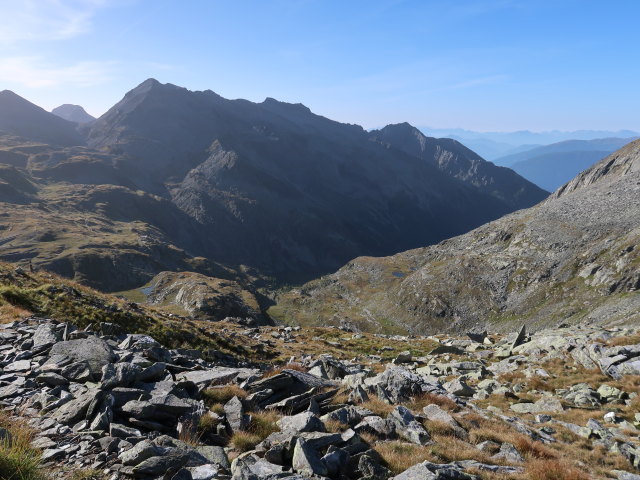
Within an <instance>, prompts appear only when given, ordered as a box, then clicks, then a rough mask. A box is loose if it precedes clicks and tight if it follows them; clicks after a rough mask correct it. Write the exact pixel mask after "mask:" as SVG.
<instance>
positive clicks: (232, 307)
mask: <svg viewBox="0 0 640 480" xmlns="http://www.w3.org/2000/svg"><path fill="white" fill-rule="evenodd" d="M143 290H144V291H146V292H148V294H147V302H148V303H150V304H153V305H176V306H178V307H180V308H182V309H183V310H184V311H185V312H186V313H187V314H188V315H189V316H190V317H193V318H197V319H205V320H223V319H225V318H227V317H234V318H240V319H248V320H249V322H250V323H251V322H253V323H265V322H267V321H268V320H267V318H266V317H264V316H263V315H262V313H261V311H260V305H259V303H258V300H257V298H256V297H255V296H254V295H253V294H252V293H251V292H249V291H247V290H245V289H243V288H242V287H241V286H240V285H239V284H238V283H236V282H234V281H233V280H223V279H220V278H212V277H207V276H205V275H201V274H198V273H193V272H161V273H159V274H158V275H156V276H155V277H154V278H153V279H152V280H151V282H150V286H149V287H145V288H144V289H143Z"/></svg>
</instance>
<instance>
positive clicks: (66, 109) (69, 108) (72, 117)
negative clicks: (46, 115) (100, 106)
mask: <svg viewBox="0 0 640 480" xmlns="http://www.w3.org/2000/svg"><path fill="white" fill-rule="evenodd" d="M51 113H53V114H54V115H57V116H58V117H60V118H64V119H65V120H68V121H69V122H74V123H88V122H92V121H93V120H95V117H92V116H91V115H89V114H88V113H87V112H86V111H85V110H84V108H82V107H81V106H80V105H71V104H69V103H65V104H64V105H60V106H59V107H56V108H54V109H53V110H51Z"/></svg>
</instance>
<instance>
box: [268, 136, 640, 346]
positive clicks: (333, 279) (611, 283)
mask: <svg viewBox="0 0 640 480" xmlns="http://www.w3.org/2000/svg"><path fill="white" fill-rule="evenodd" d="M639 179H640V141H635V142H633V143H631V144H629V145H628V146H626V147H624V148H623V149H621V150H620V151H618V152H616V153H614V154H613V155H611V156H610V157H608V158H606V159H604V160H602V161H601V162H599V163H598V164H596V165H595V166H594V167H592V168H591V169H589V170H587V171H586V172H584V173H582V174H581V175H579V176H578V177H577V178H576V179H574V180H572V181H571V182H569V183H568V184H567V185H565V186H563V187H561V188H560V189H558V191H557V192H555V193H554V194H553V195H552V198H550V199H548V200H546V201H545V202H543V203H542V204H540V205H537V206H535V207H533V208H530V209H527V210H522V211H519V212H516V213H514V214H511V215H507V216H506V217H503V218H501V219H499V220H496V221H494V222H491V223H489V224H487V225H484V226H482V227H480V228H478V229H476V230H474V231H472V232H470V233H468V234H466V235H462V236H460V237H456V238H452V239H450V240H446V241H444V242H442V243H440V244H439V245H436V246H432V247H427V248H423V249H417V250H411V251H407V252H403V253H400V254H398V255H394V256H392V257H385V258H370V257H363V258H358V259H356V260H354V261H352V262H350V263H349V264H347V265H346V266H345V267H343V268H342V269H340V270H339V271H338V272H336V273H334V274H332V275H328V276H326V277H323V278H322V279H320V280H316V281H313V282H310V283H308V284H306V285H304V286H303V287H301V288H298V289H294V290H292V291H291V292H290V293H288V294H286V295H284V296H283V297H282V298H281V299H280V300H279V304H278V308H277V313H278V315H279V316H281V317H285V318H288V319H290V320H297V321H299V322H300V323H302V324H312V323H317V324H333V325H350V326H353V327H354V328H361V329H366V330H370V331H380V330H381V329H382V328H383V327H384V328H387V329H389V328H390V326H389V321H388V320H389V319H393V322H394V324H395V325H393V327H395V328H396V331H410V332H416V333H428V332H442V331H457V332H463V331H466V330H474V331H481V330H484V329H486V328H488V329H490V330H495V329H501V330H502V331H509V330H511V329H514V328H515V327H516V326H519V325H520V324H522V323H523V322H525V323H527V325H528V326H529V327H531V328H534V329H535V328H540V327H542V326H549V325H558V324H561V323H563V322H569V323H577V322H584V321H595V322H602V323H606V322H614V321H625V322H629V323H631V322H634V321H637V319H638V318H639V317H638V313H637V312H638V311H639V308H640V295H637V293H636V292H637V291H638V289H640V269H639V265H640V260H639V259H640V257H639V255H640V247H639V244H640V225H639V224H638V218H640V206H639V205H640V204H639V203H638V201H637V199H638V195H639V194H640V187H639V183H638V182H639ZM630 294H631V295H630Z"/></svg>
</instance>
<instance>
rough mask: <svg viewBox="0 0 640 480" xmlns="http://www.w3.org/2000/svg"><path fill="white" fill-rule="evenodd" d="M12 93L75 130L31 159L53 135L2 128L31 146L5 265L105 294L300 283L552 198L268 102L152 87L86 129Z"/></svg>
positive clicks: (13, 147) (4, 158) (435, 153)
mask: <svg viewBox="0 0 640 480" xmlns="http://www.w3.org/2000/svg"><path fill="white" fill-rule="evenodd" d="M3 95H4V97H7V99H9V100H11V101H14V103H17V104H20V105H22V107H21V109H22V110H24V111H25V112H27V113H28V112H37V113H38V115H35V114H34V115H32V116H33V117H34V118H35V116H37V117H38V118H40V117H42V118H41V120H42V121H43V122H44V121H45V120H46V122H48V123H47V125H48V124H49V123H51V124H52V125H57V126H58V127H60V128H63V126H66V127H68V129H69V133H68V134H66V135H63V133H64V132H59V133H57V134H56V135H55V142H56V143H55V145H53V144H52V145H42V144H39V145H37V146H35V147H34V145H32V144H31V143H29V141H33V140H34V139H36V140H39V141H40V142H43V141H45V140H47V138H49V135H47V136H46V137H47V138H45V137H42V138H40V136H38V135H37V134H38V133H39V132H40V130H41V129H40V128H37V129H34V131H33V132H31V133H33V135H32V136H30V130H28V129H26V130H24V129H23V130H21V129H20V128H22V127H20V128H18V127H15V128H13V127H11V125H13V123H11V122H14V121H17V119H18V118H21V117H20V116H19V115H17V114H16V115H8V116H7V118H6V119H3V118H4V117H3V118H0V132H1V131H6V132H8V133H12V134H13V135H16V134H20V135H22V136H24V137H26V140H20V139H16V138H13V137H7V136H5V137H2V138H0V165H2V164H6V165H8V166H11V167H12V168H13V169H15V170H16V171H15V172H9V171H2V170H1V169H0V209H2V210H3V211H9V212H12V213H11V215H10V218H5V217H2V219H0V227H2V226H3V225H4V226H7V228H8V225H11V226H12V230H11V232H12V235H11V241H10V242H9V245H8V248H7V249H4V248H3V251H2V253H1V255H2V256H3V257H4V258H6V259H11V260H12V261H17V260H25V259H27V258H28V259H30V260H31V261H32V263H33V264H35V265H38V266H41V267H44V268H46V269H48V270H53V271H55V272H56V273H59V274H62V275H65V276H69V277H75V279H76V280H78V281H81V282H84V283H88V284H90V285H91V286H95V287H99V288H101V289H105V290H109V291H122V290H129V289H132V288H134V287H138V286H140V285H143V284H145V283H147V282H148V281H149V280H150V279H151V278H152V277H153V276H154V275H155V274H157V273H159V272H161V271H196V272H198V273H202V274H205V275H207V276H212V277H215V278H224V279H233V280H239V279H241V277H246V278H247V279H250V280H255V279H256V278H263V277H265V276H266V277H270V279H272V280H273V279H275V280H276V281H277V282H278V283H283V282H286V283H300V282H301V281H307V280H309V279H311V278H314V277H315V276H317V275H320V274H325V273H327V272H331V271H333V270H335V269H336V268H339V267H340V266H341V265H343V264H344V263H345V262H347V261H349V260H351V259H353V258H355V257H357V256H359V255H389V254H392V253H395V252H397V251H399V250H405V249H407V248H415V247H418V246H422V245H425V244H433V243H435V242H438V241H440V240H442V239H444V238H447V237H450V236H452V235H457V234H461V233H464V232H466V231H468V230H470V229H471V228H474V227H476V226H478V225H480V224H482V223H484V222H486V221H489V220H492V219H495V218H497V217H499V216H501V215H504V214H505V213H508V212H511V211H513V210H514V209H516V208H521V207H523V206H529V205H532V204H534V203H536V202H538V201H540V200H542V199H543V198H544V197H545V195H546V193H545V192H543V191H541V190H539V189H537V188H535V187H534V186H532V185H531V184H529V183H527V182H526V181H524V180H523V179H521V178H519V177H517V176H515V175H513V173H512V172H511V173H509V174H508V175H506V176H505V175H503V174H504V172H503V170H501V169H497V168H494V169H493V170H491V169H490V167H489V166H490V164H489V163H487V162H484V161H482V159H480V158H479V157H477V156H474V155H473V154H472V152H470V151H467V150H464V149H463V147H461V146H460V145H459V144H457V143H455V142H446V141H437V148H436V147H434V148H433V149H427V150H424V151H422V150H421V151H419V152H418V151H415V152H414V151H412V150H411V149H409V148H400V147H402V146H400V145H397V142H396V146H394V147H393V148H392V147H389V146H388V142H382V143H381V142H380V141H377V140H375V139H372V137H371V135H370V134H369V133H368V132H366V131H365V130H364V129H362V128H361V127H359V126H356V125H347V124H341V123H338V122H334V121H331V120H329V119H327V118H324V117H321V116H319V115H315V114H313V113H312V112H311V111H310V110H309V109H308V108H306V107H304V106H303V105H292V104H287V103H283V102H278V101H276V100H273V99H267V100H265V101H264V102H262V103H252V102H248V101H244V100H227V99H224V98H222V97H220V96H218V95H216V94H215V93H213V92H211V91H205V92H190V91H188V90H186V89H183V88H179V87H176V86H174V85H162V84H160V83H159V82H157V81H155V80H152V79H150V80H148V81H146V82H143V83H142V84H141V85H139V86H138V87H136V88H135V89H133V90H132V91H130V92H129V93H127V94H126V95H125V97H124V98H123V99H122V100H121V101H120V102H118V104H117V105H115V106H114V107H113V108H112V109H110V110H109V111H108V112H107V113H106V114H104V115H103V116H101V117H100V118H99V119H97V120H95V121H92V122H89V123H85V124H83V125H80V126H78V125H77V124H74V123H71V122H67V121H65V120H62V119H61V118H59V117H56V116H55V115H53V114H50V113H47V112H44V111H41V109H38V107H36V106H35V105H32V104H29V102H27V101H26V100H24V99H20V98H19V97H17V96H15V95H14V94H9V93H6V94H3ZM4 97H3V98H4ZM9 103H11V102H9ZM2 105H3V103H2V98H0V106H2ZM3 108H4V107H3ZM22 110H20V111H22ZM4 111H5V110H3V109H0V117H2V114H3V112H4ZM23 116H24V117H25V120H24V122H23V123H24V124H25V125H26V126H28V125H29V124H28V119H29V118H31V117H30V116H29V115H26V114H25V115H23ZM38 121H40V120H38ZM3 122H4V123H3ZM25 122H27V123H25ZM34 122H35V120H34ZM14 123H15V122H14ZM3 125H6V126H7V128H6V129H5V128H4V127H3ZM21 125H22V124H21ZM76 127H77V129H78V131H80V132H81V133H82V134H83V135H84V137H80V136H79V134H78V133H77V132H76ZM56 128H57V127H56ZM52 129H53V127H52ZM52 131H53V130H52ZM74 136H77V137H78V139H77V140H73V139H70V137H74ZM48 141H49V142H54V139H51V140H48ZM85 141H86V143H88V145H89V146H88V147H87V146H85ZM428 142H432V140H431V139H428ZM60 143H62V144H63V145H64V148H63V147H60ZM396 147H398V148H396ZM432 157H433V158H432ZM27 165H28V168H27ZM487 169H489V170H487ZM474 170H478V172H479V171H480V170H482V173H479V174H478V175H475V174H474V173H473V171H474ZM5 176H6V177H7V179H5V178H4V177H5ZM9 176H12V177H11V178H13V177H16V176H22V177H24V178H23V179H22V181H21V182H20V183H18V182H15V181H12V180H11V179H10V178H8V177H9ZM503 177H504V178H503ZM3 181H4V182H6V185H4V183H3ZM60 182H63V183H64V185H65V187H64V189H62V188H61V189H55V188H43V187H44V185H51V184H57V183H60ZM17 187H20V188H17ZM3 201H4V202H6V205H4V206H3V204H2V203H1V202H3ZM43 204H45V205H48V207H50V208H49V210H47V211H46V215H45V214H44V213H43V212H44V210H43V209H42V207H41V206H42V205H43ZM35 225H37V226H38V229H37V232H36V231H35V230H34V228H35ZM34 241H36V242H37V243H38V247H39V248H38V249H37V252H38V255H37V256H36V257H33V252H34V250H33V242H34ZM70 245H73V247H70ZM116 246H117V247H116ZM25 263H26V261H25Z"/></svg>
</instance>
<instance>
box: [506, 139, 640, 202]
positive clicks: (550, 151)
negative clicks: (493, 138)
mask: <svg viewBox="0 0 640 480" xmlns="http://www.w3.org/2000/svg"><path fill="white" fill-rule="evenodd" d="M634 139H635V138H599V139H595V140H566V141H564V142H559V143H552V144H551V145H545V146H542V147H536V148H532V149H531V150H526V151H523V152H519V153H514V154H512V155H507V156H505V157H500V158H497V159H495V160H494V161H493V163H495V164H496V165H504V166H508V167H509V168H512V169H513V170H514V171H515V172H517V173H518V174H520V175H522V176H523V177H524V178H526V179H527V180H530V181H532V182H533V183H535V184H536V185H538V186H540V187H542V188H544V189H546V190H550V191H553V190H555V189H556V188H558V187H560V186H561V185H563V184H564V183H566V182H568V181H569V180H571V179H572V178H573V177H575V176H576V175H578V174H579V173H580V172H582V171H583V170H586V169H587V168H589V167H591V166H592V165H593V164H594V163H596V162H597V161H598V160H601V159H603V158H604V157H606V156H608V155H610V154H611V153H613V152H614V151H616V150H618V149H619V148H622V147H623V146H624V145H626V144H627V143H629V142H631V141H633V140H634Z"/></svg>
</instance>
